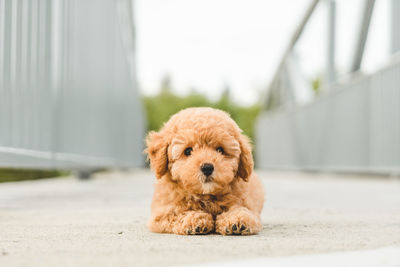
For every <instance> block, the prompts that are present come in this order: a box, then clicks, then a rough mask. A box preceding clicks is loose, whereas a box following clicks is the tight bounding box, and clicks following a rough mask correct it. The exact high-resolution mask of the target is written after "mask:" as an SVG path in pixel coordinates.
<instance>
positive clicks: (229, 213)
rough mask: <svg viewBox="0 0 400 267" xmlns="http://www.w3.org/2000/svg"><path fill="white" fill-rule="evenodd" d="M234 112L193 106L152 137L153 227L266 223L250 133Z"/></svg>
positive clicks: (178, 230)
mask: <svg viewBox="0 0 400 267" xmlns="http://www.w3.org/2000/svg"><path fill="white" fill-rule="evenodd" d="M241 132H242V131H241V129H240V128H239V127H238V126H237V124H236V123H235V122H234V121H233V120H232V119H231V118H230V116H229V115H228V114H227V113H225V112H223V111H221V110H217V109H212V108H205V107H202V108H188V109H185V110H182V111H180V112H178V113H177V114H175V115H173V116H172V117H171V118H170V120H169V121H168V122H167V123H165V124H164V126H163V128H162V129H161V130H160V131H159V132H150V133H149V134H148V136H147V138H146V143H147V149H146V152H147V153H148V158H149V159H150V166H151V168H152V170H153V171H154V172H155V175H156V177H157V178H158V179H157V181H156V184H155V191H154V196H153V201H152V205H151V218H150V221H149V223H148V227H149V229H150V230H151V231H153V232H157V233H175V234H180V235H195V234H207V233H210V232H216V233H219V234H222V235H236V234H237V235H251V234H255V233H257V232H259V231H260V230H261V229H262V224H261V220H260V213H261V210H262V208H263V203H264V191H263V185H262V184H261V181H260V180H259V178H258V177H257V176H256V175H255V174H254V173H253V156H252V154H251V147H250V144H249V139H248V138H247V137H246V136H244V135H243V134H242V133H241Z"/></svg>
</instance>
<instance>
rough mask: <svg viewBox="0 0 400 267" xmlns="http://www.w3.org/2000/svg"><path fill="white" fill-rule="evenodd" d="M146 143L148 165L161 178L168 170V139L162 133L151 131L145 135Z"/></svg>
mask: <svg viewBox="0 0 400 267" xmlns="http://www.w3.org/2000/svg"><path fill="white" fill-rule="evenodd" d="M146 145H147V148H146V150H145V152H146V153H147V156H148V159H149V160H150V167H151V169H152V170H153V171H154V172H155V174H156V177H157V178H161V177H162V176H163V175H164V174H166V173H167V171H168V152H167V149H168V140H166V138H165V136H164V135H163V134H162V133H158V132H154V131H152V132H150V133H149V134H148V135H147V138H146Z"/></svg>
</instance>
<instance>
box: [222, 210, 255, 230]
mask: <svg viewBox="0 0 400 267" xmlns="http://www.w3.org/2000/svg"><path fill="white" fill-rule="evenodd" d="M261 229H262V224H261V221H260V218H259V217H258V216H257V215H255V214H254V213H252V212H251V211H249V210H248V209H246V208H244V207H240V208H235V209H233V210H230V211H227V212H224V213H222V214H220V215H218V216H217V220H216V232H217V233H220V234H221V235H253V234H256V233H258V232H259V231H261Z"/></svg>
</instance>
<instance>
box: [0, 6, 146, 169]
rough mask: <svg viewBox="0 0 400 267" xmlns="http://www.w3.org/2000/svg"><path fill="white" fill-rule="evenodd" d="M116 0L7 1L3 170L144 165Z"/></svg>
mask: <svg viewBox="0 0 400 267" xmlns="http://www.w3.org/2000/svg"><path fill="white" fill-rule="evenodd" d="M116 4H117V2H116V0H115V1H114V0H96V1H95V0H87V1H78V0H54V1H52V0H9V1H4V0H3V1H1V0H0V15H1V16H0V37H1V39H0V45H1V46H0V59H1V61H0V78H1V80H0V104H1V107H0V111H1V113H0V167H1V166H18V167H27V166H28V167H45V168H51V167H85V166H89V165H90V166H99V167H102V166H126V167H132V166H141V165H142V162H143V157H142V149H143V148H142V146H143V145H142V143H143V135H144V121H143V113H142V109H141V104H140V101H139V95H138V92H137V89H136V87H135V82H134V81H133V79H132V77H131V76H130V71H129V67H130V66H129V65H128V54H129V53H132V51H128V50H127V48H126V47H125V46H124V43H123V38H122V30H121V25H120V23H121V22H120V18H119V17H118V13H117V6H116Z"/></svg>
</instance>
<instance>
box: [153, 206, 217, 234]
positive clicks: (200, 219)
mask: <svg viewBox="0 0 400 267" xmlns="http://www.w3.org/2000/svg"><path fill="white" fill-rule="evenodd" d="M149 228H150V230H151V231H153V232H158V233H174V234H179V235H201V234H208V233H209V232H211V231H213V230H214V228H215V224H214V220H213V217H212V215H211V214H209V213H205V212H202V211H185V212H183V213H179V214H175V213H174V212H171V213H168V214H164V215H158V216H153V217H152V219H151V220H150V222H149Z"/></svg>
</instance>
